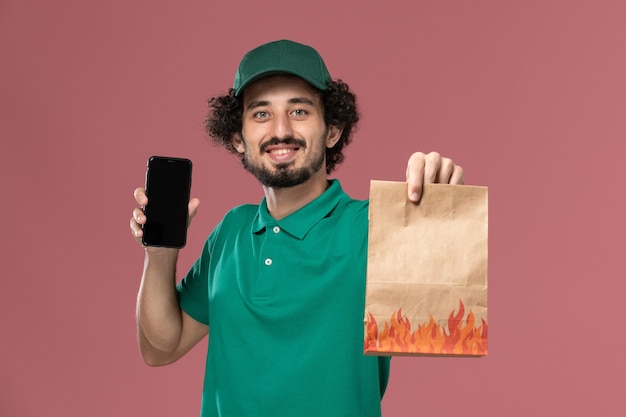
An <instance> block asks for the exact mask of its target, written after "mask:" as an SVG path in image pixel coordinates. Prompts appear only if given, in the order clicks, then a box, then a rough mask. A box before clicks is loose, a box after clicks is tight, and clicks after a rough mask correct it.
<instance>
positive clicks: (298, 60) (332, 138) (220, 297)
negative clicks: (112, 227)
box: [131, 40, 463, 417]
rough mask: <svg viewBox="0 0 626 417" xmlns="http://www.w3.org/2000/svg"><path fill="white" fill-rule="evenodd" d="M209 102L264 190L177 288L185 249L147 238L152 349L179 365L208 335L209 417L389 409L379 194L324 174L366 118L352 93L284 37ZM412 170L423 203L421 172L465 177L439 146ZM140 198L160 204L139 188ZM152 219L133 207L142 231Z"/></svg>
mask: <svg viewBox="0 0 626 417" xmlns="http://www.w3.org/2000/svg"><path fill="white" fill-rule="evenodd" d="M210 104H211V106H212V108H213V110H212V112H211V113H210V114H209V116H208V118H207V130H208V132H209V133H210V135H211V136H212V137H213V138H214V139H215V140H216V141H218V142H220V143H221V144H223V145H224V146H225V147H226V149H228V150H229V151H231V152H233V153H235V154H237V155H239V156H240V158H241V161H242V164H243V166H244V167H245V168H246V169H247V170H248V171H250V172H251V173H252V174H253V175H255V176H256V178H258V180H259V181H260V182H261V184H262V186H263V190H264V193H265V198H264V199H263V200H262V201H261V203H260V204H259V205H244V206H240V207H236V208H234V209H233V210H231V211H230V212H229V213H227V214H226V216H225V217H224V218H223V220H222V221H221V223H220V224H219V225H218V226H217V227H216V228H215V230H214V231H213V232H212V233H211V235H210V236H209V238H208V240H207V242H206V244H205V246H204V249H203V251H202V254H201V255H200V257H199V259H198V260H197V261H196V263H195V264H194V266H193V267H192V268H191V270H190V271H189V272H188V274H187V276H186V277H185V278H184V279H183V280H182V281H181V282H180V283H179V285H178V286H177V285H176V276H175V271H176V259H177V255H178V251H177V250H175V249H166V248H155V247H145V263H144V272H143V277H142V281H141V287H140V290H139V296H138V301H137V328H138V337H139V345H140V349H141V353H142V355H143V357H144V360H145V361H146V363H148V364H149V365H155V366H156V365H165V364H169V363H171V362H174V361H176V360H177V359H179V358H180V357H182V356H183V355H184V354H185V353H187V352H188V351H189V350H190V349H191V348H192V347H193V346H194V345H195V344H196V343H198V341H200V340H201V339H202V338H204V337H205V336H206V335H207V333H208V334H210V335H209V349H208V353H207V361H206V374H205V381H204V390H203V402H202V416H203V417H208V416H225V417H231V416H232V417H244V416H259V417H262V416H268V417H270V416H271V417H280V416H298V417H302V416H320V417H321V416H323V417H327V416H333V417H341V416H345V417H355V416H361V417H374V416H380V400H381V398H382V395H383V393H384V390H385V387H386V384H387V379H388V376H389V358H383V357H369V356H368V357H366V356H364V355H363V314H364V298H365V268H366V262H367V260H366V256H367V227H368V222H367V209H368V202H367V201H357V200H353V199H351V198H350V197H349V196H348V195H346V194H345V193H344V192H343V190H342V189H341V185H340V183H339V181H337V180H332V181H329V180H328V179H327V174H328V173H329V172H331V171H332V169H333V168H334V167H335V165H336V164H337V163H340V162H341V161H342V160H343V153H342V151H343V148H344V146H345V145H347V144H348V143H349V142H350V140H351V135H352V131H353V128H354V126H355V124H356V122H357V121H358V113H357V110H356V104H355V98H354V95H353V94H352V93H351V92H350V90H349V88H348V86H347V85H346V84H344V83H343V82H341V81H333V80H332V79H331V77H330V75H329V73H328V70H327V69H326V65H325V64H324V62H323V60H322V58H321V57H320V56H319V54H318V53H317V52H316V51H315V50H314V49H312V48H310V47H308V46H305V45H302V44H298V43H295V42H291V41H287V40H282V41H277V42H271V43H268V44H265V45H261V46H259V47H258V48H255V49H253V50H252V51H250V52H248V53H247V54H246V56H244V58H243V59H242V61H241V63H240V66H239V69H238V72H237V75H236V77H235V82H234V86H233V88H232V89H230V90H229V93H228V94H227V95H225V96H222V97H217V98H213V99H211V101H210ZM406 175H407V181H408V184H409V185H408V193H409V197H410V198H411V200H413V201H415V202H417V201H418V200H419V194H420V191H421V187H422V184H423V183H424V182H445V183H455V184H461V183H463V170H462V169H461V168H460V167H459V166H457V165H455V164H454V163H453V162H452V161H451V160H449V159H447V158H442V157H440V156H439V155H438V154H437V153H431V154H428V155H424V154H422V153H415V154H413V155H412V156H411V157H410V159H409V163H408V167H407V173H406ZM135 198H136V200H137V204H138V205H139V206H145V205H146V204H148V203H149V202H148V199H147V197H146V195H145V192H144V190H143V189H142V188H138V189H137V190H135ZM198 206H199V201H198V200H197V199H192V200H191V201H190V203H189V213H190V218H192V217H193V216H194V215H195V214H196V211H197V209H198ZM145 222H146V217H145V215H144V213H143V211H142V209H141V208H136V209H135V210H134V212H133V217H132V219H131V230H132V232H133V235H134V237H135V239H136V240H137V241H138V242H141V236H142V230H141V226H142V225H143V224H144V223H145Z"/></svg>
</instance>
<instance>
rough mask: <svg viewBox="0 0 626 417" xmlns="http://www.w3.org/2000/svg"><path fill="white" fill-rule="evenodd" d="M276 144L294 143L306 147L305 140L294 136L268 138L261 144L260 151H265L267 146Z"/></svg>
mask: <svg viewBox="0 0 626 417" xmlns="http://www.w3.org/2000/svg"><path fill="white" fill-rule="evenodd" d="M276 145H296V146H297V147H299V148H306V142H305V141H303V140H302V139H296V138H282V139H279V138H272V139H270V140H268V141H267V142H265V143H264V144H263V145H261V152H265V151H266V149H267V148H268V147H269V146H276Z"/></svg>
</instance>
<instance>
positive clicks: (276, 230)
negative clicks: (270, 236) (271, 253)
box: [272, 226, 280, 233]
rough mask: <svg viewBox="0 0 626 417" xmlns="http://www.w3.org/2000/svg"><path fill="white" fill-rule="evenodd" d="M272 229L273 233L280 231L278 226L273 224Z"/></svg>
mask: <svg viewBox="0 0 626 417" xmlns="http://www.w3.org/2000/svg"><path fill="white" fill-rule="evenodd" d="M272 231H273V232H274V233H278V232H280V227H278V226H274V228H273V229H272Z"/></svg>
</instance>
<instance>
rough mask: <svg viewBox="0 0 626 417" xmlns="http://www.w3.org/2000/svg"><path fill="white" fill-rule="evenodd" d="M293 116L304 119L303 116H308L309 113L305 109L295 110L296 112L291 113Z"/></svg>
mask: <svg viewBox="0 0 626 417" xmlns="http://www.w3.org/2000/svg"><path fill="white" fill-rule="evenodd" d="M291 114H293V115H294V116H296V117H303V116H306V115H307V114H308V112H307V111H306V110H304V109H295V110H294V111H292V112H291Z"/></svg>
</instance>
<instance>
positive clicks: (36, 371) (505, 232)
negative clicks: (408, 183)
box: [0, 0, 626, 417]
mask: <svg viewBox="0 0 626 417" xmlns="http://www.w3.org/2000/svg"><path fill="white" fill-rule="evenodd" d="M374 4H375V5H374ZM625 16H626V4H625V3H624V2H622V1H620V0H615V1H601V0H595V1H591V0H589V1H575V0H572V1H550V0H543V1H530V0H525V1H518V2H514V1H502V0H493V1H481V0H475V1H399V0H388V1H385V2H375V3H374V2H367V1H356V0H354V1H343V2H342V1H337V0H332V1H328V0H317V1H309V2H297V1H249V2H243V3H242V2H239V1H220V2H218V1H212V2H211V1H200V0H196V1H169V2H168V1H147V0H146V1H139V0H132V1H129V0H124V1H121V0H117V1H100V2H93V1H80V0H74V1H71V0H58V1H43V0H3V1H2V3H1V4H0V138H1V145H0V146H1V147H0V156H1V163H0V174H1V176H0V178H1V183H0V186H1V188H0V195H1V197H0V198H1V200H0V201H1V204H0V219H1V221H2V227H1V231H0V233H1V234H2V243H0V245H1V249H0V256H1V261H0V277H1V279H2V281H1V287H0V288H1V289H0V329H1V336H0V415H1V416H7V417H8V416H27V417H30V416H43V415H45V416H53V417H56V416H91V417H100V416H140V415H141V416H148V415H149V416H170V415H178V416H196V415H198V410H199V404H200V390H201V384H202V374H203V367H204V362H203V361H204V359H203V357H204V352H203V350H204V347H203V346H200V347H198V348H197V349H195V350H194V351H193V352H192V353H191V354H190V355H189V356H188V357H186V358H184V359H183V360H182V361H181V362H179V363H178V364H176V365H173V366H170V367H166V368H159V369H153V368H148V367H146V366H145V365H144V364H143V362H142V360H141V358H140V356H139V353H138V350H137V347H136V343H135V323H134V306H135V296H136V292H137V288H138V284H139V278H140V274H141V268H142V260H143V255H142V251H141V249H140V248H139V247H137V245H136V244H135V242H134V241H133V239H132V238H131V236H130V233H129V230H128V220H129V217H130V214H131V210H132V209H133V207H134V200H133V197H132V190H133V189H134V188H135V187H136V186H138V185H141V184H142V183H143V178H144V173H145V162H146V159H147V157H148V156H149V155H152V154H166V155H172V156H182V157H189V158H191V159H193V161H194V163H195V167H194V168H195V170H194V185H193V194H194V195H195V196H198V197H199V198H200V199H201V200H202V202H203V204H202V206H201V210H200V214H199V215H198V217H197V218H196V220H194V224H193V225H192V229H191V231H190V238H189V244H188V247H187V249H186V250H185V251H184V252H183V253H182V255H181V259H180V264H179V269H180V271H181V274H182V273H183V272H184V271H186V270H187V268H188V267H189V266H190V264H191V262H192V261H193V260H194V259H195V257H196V256H197V255H198V254H199V251H200V247H201V244H202V242H203V241H204V238H205V237H206V235H207V234H208V233H209V232H210V230H211V229H212V228H213V226H214V225H215V224H216V223H217V222H218V221H219V219H220V218H221V216H222V215H223V214H224V213H225V211H226V210H228V209H229V208H230V207H232V206H234V205H237V204H240V203H243V202H253V203H256V202H258V201H259V199H260V197H261V191H260V187H259V186H258V185H257V183H256V182H255V180H254V179H252V178H251V177H249V176H248V175H247V174H246V173H245V172H243V171H242V169H241V168H240V167H239V165H238V163H237V162H236V160H235V159H234V158H232V157H230V156H228V155H227V154H226V153H224V152H223V151H221V150H220V149H216V148H214V147H213V146H211V145H209V144H208V143H207V142H206V140H205V136H204V134H203V131H202V120H203V117H204V114H205V110H206V99H207V98H208V97H210V96H211V95H215V94H221V93H223V92H225V91H226V89H227V88H228V87H229V86H230V84H231V82H232V79H233V75H234V71H235V68H236V66H237V64H238V62H239V59H240V58H241V56H242V55H243V53H244V52H245V51H247V50H248V49H250V48H252V47H254V46H257V45H258V44H260V43H263V42H266V41H269V40H274V39H279V38H292V39H294V40H298V41H301V42H304V43H308V44H311V45H313V46H314V47H316V48H317V49H318V50H319V51H320V52H321V53H322V55H323V56H324V57H325V59H326V61H327V63H328V66H329V67H330V70H331V73H332V74H333V76H334V77H336V78H341V79H343V80H345V81H346V82H348V83H349V84H350V86H351V87H352V88H353V89H354V90H355V91H356V92H357V94H358V97H359V100H360V104H361V109H362V112H363V120H362V124H361V127H360V130H359V132H358V133H357V137H356V139H355V142H354V143H353V145H351V146H350V147H349V148H348V152H347V154H348V159H347V161H346V162H345V164H344V165H343V166H342V167H341V168H340V170H339V171H338V172H337V176H338V177H340V178H342V179H343V182H344V186H345V188H346V190H347V191H348V192H350V193H351V194H352V195H353V196H354V197H357V198H365V197H366V196H367V193H368V186H369V180H370V179H388V180H403V176H404V169H405V164H406V160H407V158H408V156H409V154H410V153H411V152H413V151H417V150H422V151H431V150H437V151H439V152H441V153H442V154H445V155H447V156H450V157H452V158H453V159H454V160H455V161H457V162H458V163H459V164H461V165H462V166H463V167H464V168H465V170H466V181H467V183H471V184H476V185H486V186H489V193H490V195H489V197H490V270H489V278H490V312H489V315H490V316H489V319H490V322H489V325H490V327H489V332H490V333H489V334H490V345H489V348H490V354H489V356H488V357H486V358H482V359H446V358H396V359H394V360H393V364H392V365H393V369H392V376H391V380H390V385H389V389H388V392H387V395H386V396H385V399H384V401H383V409H384V415H385V416H386V417H395V416H397V417H403V416H417V415H443V416H528V415H532V416H554V415H590V416H591V415H596V416H600V415H601V416H621V415H624V412H625V411H624V408H625V407H624V401H625V400H624V398H625V397H626V360H625V359H624V354H625V353H624V352H625V351H626V349H625V348H626V343H625V334H624V333H625V331H626V325H625V323H624V317H625V314H624V311H625V306H624V294H625V290H626V284H625V283H624V281H625V280H624V278H626V270H625V267H624V256H625V251H624V249H625V243H624V236H625V233H626V227H625V221H624V217H625V214H624V205H623V202H624V199H623V197H622V195H621V194H622V193H623V192H624V185H623V181H622V180H619V175H623V174H624V158H625V156H626V152H625V151H626V149H625V148H626V147H625V142H626V141H625V136H626V135H625V134H626V117H625V110H626V76H625V74H626V24H625V23H624V22H625Z"/></svg>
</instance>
